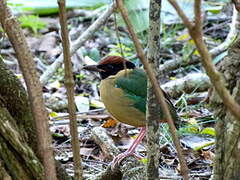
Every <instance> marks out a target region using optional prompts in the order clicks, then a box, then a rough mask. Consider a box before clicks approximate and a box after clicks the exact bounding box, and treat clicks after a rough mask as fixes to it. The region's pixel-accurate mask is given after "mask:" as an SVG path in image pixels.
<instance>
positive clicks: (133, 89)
mask: <svg viewBox="0 0 240 180" xmlns="http://www.w3.org/2000/svg"><path fill="white" fill-rule="evenodd" d="M116 86H117V87H119V88H121V89H122V90H123V91H124V93H125V94H126V97H128V98H130V99H132V100H133V101H134V107H135V108H137V109H138V110H140V111H142V112H143V113H146V98H147V77H146V74H145V72H144V71H143V70H141V69H134V70H133V71H131V72H130V73H129V74H128V75H127V76H126V77H121V78H118V79H117V80H116Z"/></svg>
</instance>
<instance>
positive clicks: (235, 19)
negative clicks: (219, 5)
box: [209, 6, 240, 56]
mask: <svg viewBox="0 0 240 180" xmlns="http://www.w3.org/2000/svg"><path fill="white" fill-rule="evenodd" d="M239 19H240V13H239V12H238V11H237V10H236V9H235V8H234V6H233V15H232V23H231V24H230V25H229V26H230V31H229V33H228V35H227V38H226V39H225V41H224V42H223V43H221V44H219V45H218V46H217V47H215V48H213V49H211V50H210V51H209V53H210V54H211V55H212V56H216V55H218V54H219V53H221V52H223V51H224V50H226V49H227V48H228V47H229V46H230V45H231V44H232V43H233V41H234V40H235V39H236V37H237V35H238V32H239V23H240V22H239Z"/></svg>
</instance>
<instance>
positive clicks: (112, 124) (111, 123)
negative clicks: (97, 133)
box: [102, 118, 117, 128]
mask: <svg viewBox="0 0 240 180" xmlns="http://www.w3.org/2000/svg"><path fill="white" fill-rule="evenodd" d="M116 125H117V121H116V120H115V119H113V118H109V119H108V120H107V121H106V122H105V123H104V124H103V125H102V127H104V128H110V127H115V126H116Z"/></svg>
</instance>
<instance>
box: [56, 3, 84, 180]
mask: <svg viewBox="0 0 240 180" xmlns="http://www.w3.org/2000/svg"><path fill="white" fill-rule="evenodd" d="M65 4H66V3H65V0H58V6H59V18H60V19H59V20H60V25H61V35H62V46H63V55H64V67H65V86H66V88H67V97H68V111H69V119H70V133H71V138H72V140H71V144H72V151H73V162H74V179H76V180H81V179H83V169H82V166H81V157H80V145H79V140H78V132H77V120H76V107H75V103H74V80H73V73H72V62H71V56H70V50H69V38H68V29H67V14H66V7H65Z"/></svg>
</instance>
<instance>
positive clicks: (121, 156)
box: [111, 127, 146, 168]
mask: <svg viewBox="0 0 240 180" xmlns="http://www.w3.org/2000/svg"><path fill="white" fill-rule="evenodd" d="M145 134H146V128H145V127H143V128H141V130H140V133H139V134H138V136H137V138H136V139H135V140H134V141H133V143H132V145H131V146H130V147H129V148H128V149H127V150H126V151H125V152H123V153H121V154H119V155H117V156H116V157H115V158H114V159H113V161H112V163H111V167H112V168H114V167H115V166H116V165H117V164H119V163H120V162H121V161H122V160H123V159H124V158H125V157H128V156H135V157H136V158H137V159H141V158H142V157H141V156H139V155H137V154H136V153H135V149H136V147H137V146H138V144H139V143H140V142H141V141H142V139H143V138H144V136H145Z"/></svg>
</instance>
